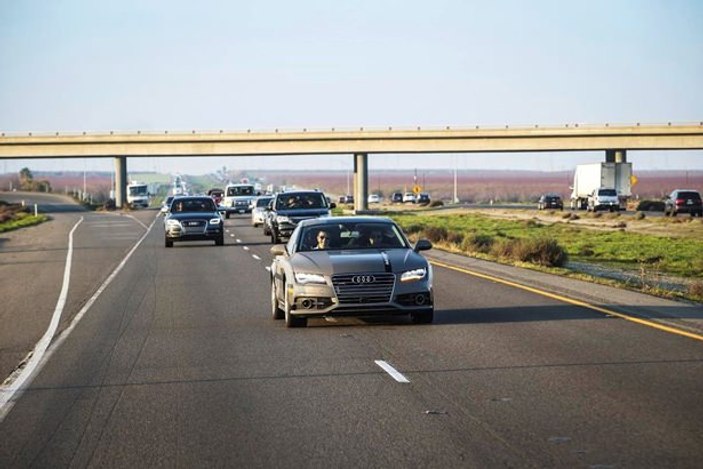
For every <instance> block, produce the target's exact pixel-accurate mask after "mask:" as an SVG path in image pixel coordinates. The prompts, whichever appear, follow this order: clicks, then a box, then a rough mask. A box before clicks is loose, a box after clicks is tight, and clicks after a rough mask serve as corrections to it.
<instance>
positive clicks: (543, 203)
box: [537, 194, 564, 210]
mask: <svg viewBox="0 0 703 469" xmlns="http://www.w3.org/2000/svg"><path fill="white" fill-rule="evenodd" d="M548 208H554V209H559V210H564V201H563V200H562V199H561V196H558V195H557V194H544V195H542V196H540V198H539V200H538V201H537V210H546V209H548Z"/></svg>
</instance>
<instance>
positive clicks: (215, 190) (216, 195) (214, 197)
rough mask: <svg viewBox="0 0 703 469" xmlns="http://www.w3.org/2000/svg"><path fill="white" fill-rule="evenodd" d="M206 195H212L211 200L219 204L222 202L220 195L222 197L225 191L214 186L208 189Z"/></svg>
mask: <svg viewBox="0 0 703 469" xmlns="http://www.w3.org/2000/svg"><path fill="white" fill-rule="evenodd" d="M207 195H209V196H210V197H212V200H214V201H215V205H220V204H221V203H222V197H224V195H225V191H223V190H222V189H218V188H216V187H215V188H212V189H210V190H208V191H207Z"/></svg>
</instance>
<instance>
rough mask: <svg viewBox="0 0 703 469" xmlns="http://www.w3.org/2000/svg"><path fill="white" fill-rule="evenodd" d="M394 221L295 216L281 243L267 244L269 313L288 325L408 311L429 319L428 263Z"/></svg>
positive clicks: (423, 246) (424, 243)
mask: <svg viewBox="0 0 703 469" xmlns="http://www.w3.org/2000/svg"><path fill="white" fill-rule="evenodd" d="M431 248H432V244H431V243H430V242H429V241H428V240H426V239H421V240H419V241H418V242H417V243H416V244H415V245H414V246H413V245H411V244H410V242H409V241H408V239H407V238H406V237H405V235H404V234H403V232H402V231H401V229H400V228H399V227H398V225H396V224H395V222H393V221H392V220H390V219H388V218H384V217H331V218H317V219H312V220H305V221H302V222H300V224H299V225H298V226H297V227H296V229H295V231H293V234H292V235H291V237H290V239H289V241H288V243H287V244H285V245H282V244H279V245H275V246H273V247H272V248H271V253H272V254H273V255H274V260H273V262H272V264H271V314H272V316H273V318H274V319H284V318H285V321H286V325H287V326H288V327H305V326H306V325H307V320H308V318H314V317H326V316H371V315H377V314H409V315H410V318H411V320H412V321H413V322H414V323H419V324H428V323H431V322H432V320H433V317H434V297H433V289H432V266H431V265H430V264H429V263H428V262H427V259H425V258H424V257H423V256H422V255H420V253H419V252H420V251H424V250H427V249H431Z"/></svg>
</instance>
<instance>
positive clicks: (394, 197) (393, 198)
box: [391, 192, 403, 204]
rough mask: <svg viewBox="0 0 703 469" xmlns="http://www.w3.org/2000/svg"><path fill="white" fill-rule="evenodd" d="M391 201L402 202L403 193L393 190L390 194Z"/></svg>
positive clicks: (394, 202) (393, 202)
mask: <svg viewBox="0 0 703 469" xmlns="http://www.w3.org/2000/svg"><path fill="white" fill-rule="evenodd" d="M391 203H392V204H402V203H403V193H402V192H393V194H391Z"/></svg>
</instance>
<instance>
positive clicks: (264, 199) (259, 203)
mask: <svg viewBox="0 0 703 469" xmlns="http://www.w3.org/2000/svg"><path fill="white" fill-rule="evenodd" d="M269 202H271V197H261V198H259V199H256V206H257V207H266V206H267V205H268V204H269Z"/></svg>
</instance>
